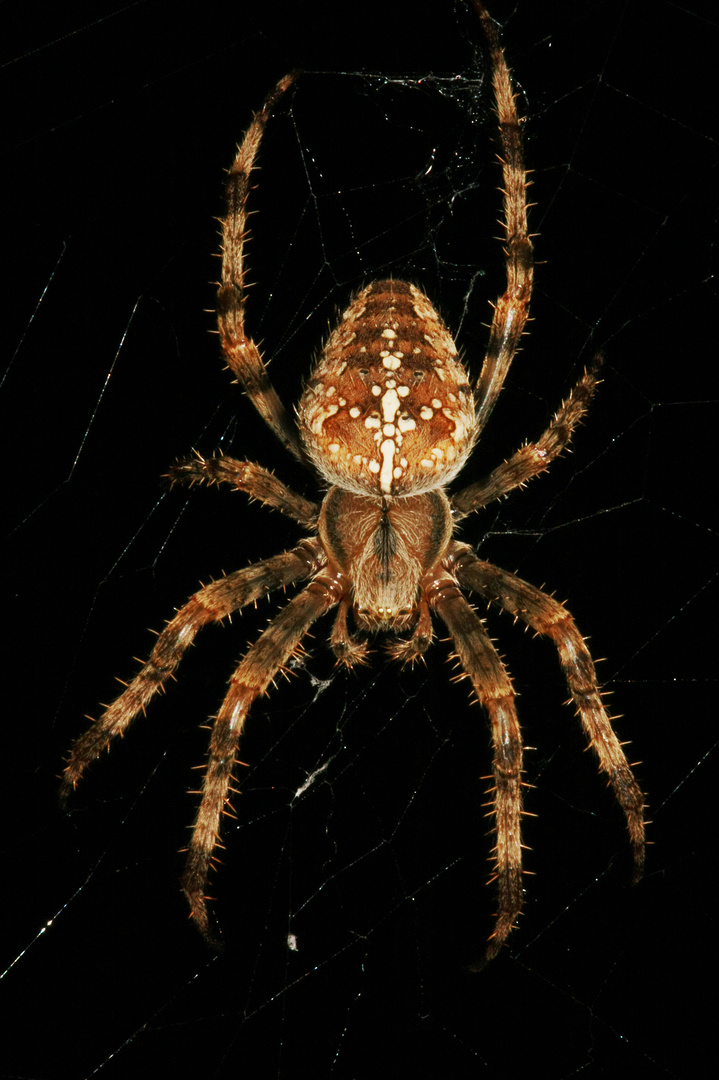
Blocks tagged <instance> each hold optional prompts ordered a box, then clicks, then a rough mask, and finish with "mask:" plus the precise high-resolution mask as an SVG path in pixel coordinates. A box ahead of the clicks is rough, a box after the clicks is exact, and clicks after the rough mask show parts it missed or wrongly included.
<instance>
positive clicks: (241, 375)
mask: <svg viewBox="0 0 719 1080" xmlns="http://www.w3.org/2000/svg"><path fill="white" fill-rule="evenodd" d="M296 77H297V76H296V74H295V73H290V74H289V75H285V76H284V77H283V78H282V79H280V81H279V82H278V83H277V86H276V87H275V88H274V90H273V91H272V93H271V94H270V95H269V97H268V98H267V100H266V101H265V103H264V105H263V106H262V108H261V109H260V111H259V112H258V113H255V115H254V116H253V118H252V123H251V124H250V126H249V127H248V129H247V131H246V132H245V136H244V138H243V140H242V142H241V144H240V146H239V148H238V150H237V154H236V156H235V160H234V161H233V163H232V166H231V167H230V171H229V174H228V177H227V183H226V185H225V198H226V212H225V216H224V218H222V221H221V224H222V274H221V277H220V282H219V288H218V290H217V327H218V330H219V334H220V342H221V344H222V351H223V352H224V354H225V358H226V360H227V363H228V365H229V367H230V369H231V370H232V371H233V372H234V373H235V375H236V376H237V379H238V381H239V382H240V383H241V385H242V386H243V388H244V390H245V392H246V393H247V396H248V397H249V399H250V401H251V402H252V404H253V405H254V406H255V408H256V409H257V411H258V413H259V414H260V416H261V417H262V419H263V420H264V421H265V423H266V424H267V425H268V427H269V428H271V430H272V431H273V432H274V434H275V435H276V436H277V438H278V439H279V440H280V442H282V443H283V445H284V446H285V447H286V448H287V449H288V450H289V451H290V452H291V453H292V454H294V456H295V457H296V458H298V459H299V460H300V461H302V462H304V461H305V460H306V458H305V453H304V451H303V449H302V447H301V445H300V441H299V438H298V436H297V429H296V427H295V424H294V422H293V420H292V418H291V417H290V415H289V414H288V412H287V410H286V409H285V407H284V405H283V404H282V401H281V400H280V397H279V395H278V393H277V391H276V390H275V388H274V386H273V385H272V383H271V381H270V377H269V375H268V374H267V368H266V366H265V362H264V360H263V359H262V356H261V354H260V350H259V349H258V348H257V345H256V344H255V342H254V341H253V340H252V338H249V337H247V335H246V333H245V302H246V293H247V290H246V286H245V264H244V252H245V240H246V239H247V200H248V198H249V194H250V174H251V173H252V170H253V169H254V167H255V159H256V157H257V152H258V150H259V148H260V143H261V142H262V135H263V133H264V130H265V124H266V123H267V121H268V120H269V118H270V114H271V112H272V109H273V108H274V106H275V104H276V103H277V101H278V100H279V98H280V97H282V95H283V94H284V93H285V91H286V90H287V89H288V88H289V87H290V86H291V85H292V83H293V82H294V80H295V78H296Z"/></svg>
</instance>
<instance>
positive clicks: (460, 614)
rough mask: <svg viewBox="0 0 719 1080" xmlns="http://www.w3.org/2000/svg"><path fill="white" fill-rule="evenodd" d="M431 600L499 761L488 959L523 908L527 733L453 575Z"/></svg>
mask: <svg viewBox="0 0 719 1080" xmlns="http://www.w3.org/2000/svg"><path fill="white" fill-rule="evenodd" d="M427 600H428V602H429V604H430V606H431V607H433V608H434V609H435V611H436V612H437V614H438V615H439V616H440V618H441V619H442V621H443V622H444V623H445V625H446V627H447V629H448V630H449V632H450V634H451V636H452V641H453V643H454V647H455V649H456V651H457V657H458V659H459V663H460V666H461V668H462V670H463V673H464V675H466V676H467V677H469V679H470V680H471V682H472V686H473V687H474V692H475V694H476V695H477V699H478V701H479V703H480V705H483V706H484V708H485V709H486V711H487V713H488V715H489V719H490V723H491V727H492V744H493V747H494V757H493V762H492V771H493V775H494V787H493V789H492V801H491V803H490V805H491V806H492V808H493V809H492V813H493V814H494V818H495V828H496V845H495V847H494V852H493V857H494V863H495V873H494V877H493V880H496V882H497V891H498V894H499V910H498V912H497V921H496V925H495V929H494V933H493V934H492V935H491V937H490V939H489V941H488V943H487V948H486V952H485V960H486V961H489V960H492V959H494V957H495V956H496V955H497V954H498V953H499V950H500V949H501V948H502V945H503V944H504V942H505V941H506V939H507V936H508V935H509V933H510V931H511V930H512V929H513V927H514V925H515V923H516V920H517V917H518V915H519V914H520V912H521V910H522V905H523V899H524V893H523V889H522V839H521V819H522V790H521V789H522V733H521V731H520V728H519V720H518V719H517V712H516V709H515V707H514V691H513V689H512V684H511V682H510V679H509V676H508V675H507V672H506V671H505V669H504V665H503V663H502V661H501V660H500V658H499V656H498V654H497V651H496V649H495V648H494V646H493V645H492V642H491V641H490V640H489V637H488V636H487V632H486V631H485V629H484V627H483V625H482V622H481V620H480V619H479V618H478V616H477V615H476V614H475V613H474V611H473V610H472V608H471V607H470V605H469V604H468V603H467V601H466V600H465V598H464V597H463V596H462V594H461V592H460V591H459V588H458V586H457V583H456V581H455V580H454V578H453V577H451V576H450V575H449V574H447V573H444V574H442V575H438V576H437V577H436V578H435V580H434V581H433V582H432V585H431V586H430V587H429V588H428V589H427Z"/></svg>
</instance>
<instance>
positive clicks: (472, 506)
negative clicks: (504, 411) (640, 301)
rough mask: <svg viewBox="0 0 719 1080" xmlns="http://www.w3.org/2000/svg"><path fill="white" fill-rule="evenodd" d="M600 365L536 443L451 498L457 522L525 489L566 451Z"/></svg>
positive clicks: (586, 376) (596, 359) (595, 383)
mask: <svg viewBox="0 0 719 1080" xmlns="http://www.w3.org/2000/svg"><path fill="white" fill-rule="evenodd" d="M601 363H602V357H601V355H600V354H597V356H595V357H594V360H593V362H592V364H591V365H590V367H589V368H588V369H587V370H586V371H585V372H584V374H583V375H582V377H581V379H580V380H579V381H578V383H577V384H576V386H575V387H574V388H573V389H572V392H571V393H570V395H569V397H568V398H567V399H566V401H563V402H562V404H561V405H560V407H559V409H558V410H557V412H556V414H555V416H554V418H553V420H552V422H551V423H550V425H549V427H548V428H547V429H546V431H544V432H543V434H542V435H540V437H539V439H538V440H537V441H536V442H535V443H527V444H526V446H523V447H521V449H519V450H517V452H516V453H515V454H512V456H511V458H509V460H508V461H505V462H503V463H502V464H501V465H500V466H499V467H498V468H496V469H493V470H492V472H491V473H490V474H489V476H486V477H485V478H484V480H480V481H479V482H478V483H476V484H469V485H468V486H467V487H466V488H463V489H462V490H461V491H458V492H457V494H456V495H453V496H452V497H451V499H450V502H451V504H452V510H453V517H454V519H455V521H460V520H461V519H462V518H463V517H466V516H467V514H471V513H473V511H475V510H481V509H482V507H483V506H486V505H487V503H490V502H493V501H494V500H495V499H501V498H502V496H503V495H506V494H507V492H508V491H511V490H512V489H513V488H517V487H523V485H524V484H526V482H527V481H528V480H531V479H532V477H533V476H538V475H539V474H540V473H543V472H545V470H546V469H548V468H549V466H550V464H551V463H552V462H553V461H554V459H555V458H557V457H559V455H560V454H561V453H562V451H563V450H566V448H567V446H568V445H569V443H570V441H571V438H572V435H573V433H574V429H575V428H576V427H577V425H578V424H579V423H580V422H581V420H582V418H583V417H584V416H585V414H586V412H587V410H588V408H589V403H590V401H591V399H592V396H593V395H594V392H595V390H596V389H597V386H598V385H599V378H598V371H599V368H600V366H601Z"/></svg>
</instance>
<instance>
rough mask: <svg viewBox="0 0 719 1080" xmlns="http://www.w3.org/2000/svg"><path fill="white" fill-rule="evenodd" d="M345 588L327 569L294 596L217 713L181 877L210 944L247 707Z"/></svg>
mask: <svg viewBox="0 0 719 1080" xmlns="http://www.w3.org/2000/svg"><path fill="white" fill-rule="evenodd" d="M344 591H345V587H344V583H343V581H342V575H340V574H335V575H330V574H329V573H325V574H320V575H319V576H318V577H316V578H315V579H314V580H313V581H312V582H311V583H310V584H309V585H308V586H307V588H306V589H305V590H304V591H303V592H301V593H300V594H299V596H296V597H295V598H294V599H293V600H291V601H290V603H289V604H288V605H287V607H285V608H283V610H282V611H281V612H280V614H279V615H278V616H277V617H276V618H275V619H273V621H272V622H271V623H270V625H269V626H268V628H267V629H266V630H265V632H264V633H263V634H261V635H260V637H259V638H258V639H257V641H256V642H255V644H254V645H253V646H252V647H251V648H250V651H249V652H248V653H247V655H246V656H245V658H244V659H243V660H242V662H241V663H240V665H239V667H238V668H237V670H236V672H235V673H234V675H233V676H232V678H231V680H230V689H229V692H228V694H227V696H226V698H225V700H224V701H223V702H222V706H221V707H220V711H219V712H218V714H217V717H216V718H215V721H214V724H213V727H212V736H211V738H210V752H209V761H208V766H207V772H206V774H205V781H204V785H203V791H202V802H201V803H200V809H199V811H198V814H197V819H196V821H195V824H194V826H193V831H192V839H191V841H190V846H189V848H188V855H187V862H186V865H185V872H184V874H183V878H182V887H183V889H184V891H185V895H186V896H187V899H188V900H189V902H190V909H191V912H192V917H193V919H194V920H195V922H196V924H197V927H198V929H199V930H200V932H201V933H202V935H203V936H204V937H205V938H206V939H207V940H208V941H209V942H210V943H211V944H214V945H217V941H216V939H215V937H214V935H213V934H212V932H211V930H210V922H209V915H208V911H207V900H208V897H207V896H206V895H205V890H206V888H207V878H208V874H209V870H210V866H211V864H212V856H213V851H214V849H215V847H216V845H217V843H218V842H219V839H220V816H221V814H222V813H223V811H224V810H225V807H226V805H228V791H229V787H230V782H231V780H232V771H233V768H234V765H235V760H236V754H237V746H238V742H239V739H240V736H241V734H242V729H243V727H244V724H245V720H246V718H247V713H248V711H249V708H250V706H251V705H252V703H253V701H255V699H256V698H258V697H259V696H260V695H261V694H264V693H265V692H266V691H267V688H268V687H269V685H270V683H271V682H272V680H273V678H274V677H275V675H276V674H277V672H278V671H280V670H281V669H282V668H283V666H284V665H285V664H286V663H287V661H288V660H289V659H290V657H291V656H292V654H293V653H294V652H295V651H296V650H297V648H298V646H299V644H300V642H301V640H302V638H303V637H304V636H305V634H306V633H307V631H308V630H309V628H310V626H311V625H312V623H313V622H314V621H315V620H316V619H317V618H319V616H320V615H322V614H324V612H325V611H327V610H328V609H329V608H331V607H334V605H335V604H337V603H338V602H340V601H341V599H342V597H343V595H344Z"/></svg>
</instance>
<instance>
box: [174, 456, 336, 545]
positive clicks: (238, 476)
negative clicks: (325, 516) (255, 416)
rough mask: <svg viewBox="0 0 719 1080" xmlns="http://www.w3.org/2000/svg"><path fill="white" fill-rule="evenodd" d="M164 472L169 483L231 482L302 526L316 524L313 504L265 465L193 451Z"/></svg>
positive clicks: (312, 526) (315, 508) (315, 526)
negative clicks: (185, 458) (209, 456)
mask: <svg viewBox="0 0 719 1080" xmlns="http://www.w3.org/2000/svg"><path fill="white" fill-rule="evenodd" d="M167 476H168V477H169V479H170V481H171V483H173V484H196V483H198V482H199V481H205V482H206V483H208V484H223V483H226V484H232V485H233V487H235V488H237V490H238V491H244V492H246V493H247V494H248V495H249V497H250V498H251V499H258V500H259V501H260V502H262V503H264V504H265V506H271V507H272V509H273V510H279V511H280V513H282V514H285V515H286V516H287V517H290V518H292V520H293V521H296V522H298V523H299V524H300V525H302V526H304V527H305V528H306V529H313V530H314V529H316V528H317V515H318V514H319V507H318V506H317V504H316V503H313V502H310V500H309V499H305V498H303V497H302V496H301V495H297V494H295V492H294V491H292V490H291V489H290V488H288V487H287V486H286V485H285V484H283V483H282V481H281V480H278V479H277V477H276V476H275V475H274V473H271V472H270V471H269V469H263V468H262V466H261V465H254V464H253V463H252V462H251V461H237V459H236V458H231V457H226V456H225V455H224V454H218V455H217V456H216V457H211V458H204V457H203V456H202V455H201V454H198V453H197V452H195V456H194V457H192V458H188V459H187V460H186V461H178V462H177V463H176V464H175V465H173V466H172V468H171V470H170V472H169V473H168V474H167Z"/></svg>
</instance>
